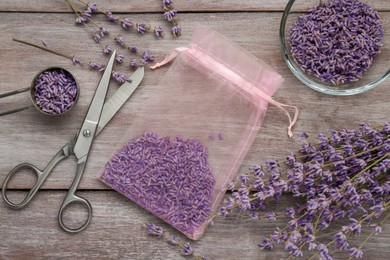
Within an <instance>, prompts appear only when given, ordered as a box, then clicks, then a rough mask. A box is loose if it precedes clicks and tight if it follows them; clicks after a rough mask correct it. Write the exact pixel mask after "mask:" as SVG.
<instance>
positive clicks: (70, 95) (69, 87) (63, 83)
mask: <svg viewBox="0 0 390 260" xmlns="http://www.w3.org/2000/svg"><path fill="white" fill-rule="evenodd" d="M77 96H78V88H77V82H76V80H75V78H74V77H73V76H72V75H71V74H70V73H69V72H67V71H65V70H62V69H56V68H55V69H51V70H46V71H44V72H42V73H41V74H40V75H39V76H38V77H37V79H36V80H35V86H34V99H35V101H36V105H37V106H38V108H39V109H40V110H41V111H43V112H44V113H46V114H50V115H59V114H62V113H64V112H65V111H67V110H69V109H70V108H71V107H72V106H73V105H74V104H75V103H76V101H77Z"/></svg>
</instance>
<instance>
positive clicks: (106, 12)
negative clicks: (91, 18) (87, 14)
mask: <svg viewBox="0 0 390 260" xmlns="http://www.w3.org/2000/svg"><path fill="white" fill-rule="evenodd" d="M104 14H105V15H106V17H107V19H108V21H110V22H114V23H116V22H117V21H118V18H117V17H116V16H115V15H113V14H112V13H111V11H110V10H106V11H105V12H104Z"/></svg>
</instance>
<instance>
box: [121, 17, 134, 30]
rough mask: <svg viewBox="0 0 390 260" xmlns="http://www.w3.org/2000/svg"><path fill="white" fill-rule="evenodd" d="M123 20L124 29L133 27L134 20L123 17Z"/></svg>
mask: <svg viewBox="0 0 390 260" xmlns="http://www.w3.org/2000/svg"><path fill="white" fill-rule="evenodd" d="M121 22H122V27H123V28H124V29H130V28H132V27H133V22H132V21H131V20H130V19H129V18H125V19H122V20H121Z"/></svg>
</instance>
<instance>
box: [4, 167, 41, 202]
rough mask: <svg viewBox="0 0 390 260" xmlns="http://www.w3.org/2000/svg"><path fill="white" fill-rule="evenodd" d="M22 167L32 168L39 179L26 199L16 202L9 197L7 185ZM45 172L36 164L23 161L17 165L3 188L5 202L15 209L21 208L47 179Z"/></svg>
mask: <svg viewBox="0 0 390 260" xmlns="http://www.w3.org/2000/svg"><path fill="white" fill-rule="evenodd" d="M22 169H28V170H31V171H32V172H33V173H34V174H35V175H36V177H37V181H36V182H35V184H34V186H33V187H32V188H31V190H30V191H29V192H28V194H27V196H26V197H25V198H24V200H23V201H22V202H20V203H14V202H12V201H10V200H9V199H8V197H7V186H8V183H9V182H10V181H11V180H12V178H13V177H14V176H15V174H17V173H18V172H19V171H20V170H22ZM44 175H45V172H44V171H41V170H39V169H38V168H37V167H36V166H34V165H32V164H30V163H21V164H18V165H16V167H15V168H13V169H12V170H11V171H10V173H9V174H8V175H7V177H6V178H5V180H4V183H3V188H2V190H1V192H2V194H3V198H4V201H5V203H7V204H8V205H9V206H10V207H11V208H13V209H20V208H23V207H24V206H26V205H27V204H28V203H29V202H30V200H31V199H32V198H33V197H34V195H35V194H36V193H37V191H38V190H39V188H40V187H41V185H42V184H43V182H44V181H45V179H46V178H45V176H44Z"/></svg>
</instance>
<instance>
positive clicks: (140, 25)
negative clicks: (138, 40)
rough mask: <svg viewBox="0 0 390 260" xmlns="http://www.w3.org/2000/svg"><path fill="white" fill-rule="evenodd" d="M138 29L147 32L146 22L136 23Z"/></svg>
mask: <svg viewBox="0 0 390 260" xmlns="http://www.w3.org/2000/svg"><path fill="white" fill-rule="evenodd" d="M136 30H137V32H139V33H140V34H145V33H146V30H147V27H146V24H145V23H137V24H136Z"/></svg>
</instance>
